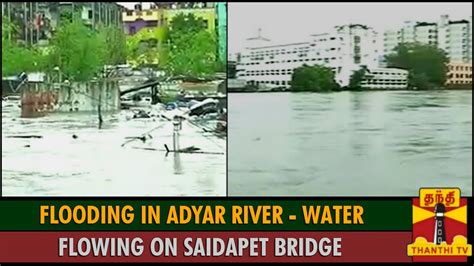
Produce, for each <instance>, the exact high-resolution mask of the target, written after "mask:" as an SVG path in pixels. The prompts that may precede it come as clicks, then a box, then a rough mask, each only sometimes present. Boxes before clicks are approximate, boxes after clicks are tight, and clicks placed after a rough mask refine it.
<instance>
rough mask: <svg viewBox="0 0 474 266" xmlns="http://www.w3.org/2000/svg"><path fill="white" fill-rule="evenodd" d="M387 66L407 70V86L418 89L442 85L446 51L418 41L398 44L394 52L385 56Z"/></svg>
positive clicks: (446, 60)
mask: <svg viewBox="0 0 474 266" xmlns="http://www.w3.org/2000/svg"><path fill="white" fill-rule="evenodd" d="M386 60H387V64H388V67H396V68H402V69H406V70H408V71H409V76H408V78H409V86H410V87H412V88H414V87H416V88H418V89H432V88H438V87H443V86H444V84H445V83H446V79H447V77H446V73H447V71H448V68H447V63H448V62H449V59H448V57H447V55H446V53H445V52H444V51H443V50H441V49H439V48H437V47H436V46H434V45H426V44H419V43H408V44H400V45H399V46H398V47H397V48H396V49H395V51H394V53H392V54H390V55H388V56H386Z"/></svg>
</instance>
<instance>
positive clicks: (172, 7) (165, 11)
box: [122, 2, 217, 35]
mask: <svg viewBox="0 0 474 266" xmlns="http://www.w3.org/2000/svg"><path fill="white" fill-rule="evenodd" d="M180 13H183V14H189V13H192V14H194V15H195V16H196V17H198V18H202V19H203V20H204V25H203V27H204V28H206V29H208V30H209V31H216V19H217V15H216V6H215V3H214V2H196V3H192V2H183V3H177V2H176V3H175V2H155V3H154V4H152V5H151V6H150V9H146V10H143V9H142V6H141V5H140V4H137V5H135V9H134V10H127V11H124V12H123V13H122V20H123V22H124V24H123V27H124V31H125V33H127V34H129V35H133V34H135V33H137V32H138V31H140V30H141V29H143V28H156V27H162V26H165V25H168V24H169V23H170V22H171V21H172V20H173V18H174V17H175V16H176V15H178V14H180Z"/></svg>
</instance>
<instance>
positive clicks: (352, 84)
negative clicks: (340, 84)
mask: <svg viewBox="0 0 474 266" xmlns="http://www.w3.org/2000/svg"><path fill="white" fill-rule="evenodd" d="M366 73H367V68H366V67H362V68H361V69H359V70H356V71H354V72H353V73H352V75H351V77H350V78H349V89H351V90H361V89H362V86H361V82H362V81H363V80H364V78H365V77H366Z"/></svg>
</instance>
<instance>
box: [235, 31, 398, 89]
mask: <svg viewBox="0 0 474 266" xmlns="http://www.w3.org/2000/svg"><path fill="white" fill-rule="evenodd" d="M376 40H377V33H376V32H375V31H374V30H373V29H372V28H369V27H367V26H364V25H358V24H355V25H354V24H351V25H343V26H338V27H335V28H334V30H333V31H331V32H329V33H323V34H314V35H311V36H309V37H308V38H307V39H306V40H303V41H301V42H295V43H286V44H279V45H276V44H273V43H272V42H271V40H269V39H267V38H264V37H262V36H261V33H260V32H259V35H258V36H257V37H254V38H249V39H247V41H248V43H247V46H246V47H247V48H246V49H245V51H243V52H242V53H241V55H240V58H239V59H238V60H237V77H238V78H241V79H245V80H247V83H248V84H249V85H263V84H265V85H274V86H278V87H283V88H289V87H290V81H291V76H292V74H293V70H294V69H295V68H297V67H300V66H302V65H303V64H306V65H323V66H326V67H330V68H331V69H332V71H333V72H334V75H335V77H336V81H337V82H338V83H339V85H341V86H347V85H348V84H349V79H350V76H351V75H352V74H353V73H354V71H356V70H359V69H361V68H362V67H364V68H366V69H368V70H369V71H371V70H372V69H377V71H376V73H379V72H380V73H382V72H384V71H385V70H386V71H387V73H385V74H381V75H382V76H381V77H383V79H385V76H390V75H391V73H394V72H396V73H405V72H404V71H402V70H392V69H384V68H380V67H379V51H378V49H377V42H376ZM378 77H379V76H378V75H376V76H374V78H375V79H378ZM398 77H405V75H404V74H403V75H400V76H398ZM387 80H389V79H387ZM401 83H403V82H401ZM405 83H406V80H405ZM390 84H393V85H396V86H395V87H397V88H398V85H399V84H398V83H397V84H395V83H392V82H391V81H387V82H386V83H384V86H385V87H388V85H390Z"/></svg>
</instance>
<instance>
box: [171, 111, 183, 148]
mask: <svg viewBox="0 0 474 266" xmlns="http://www.w3.org/2000/svg"><path fill="white" fill-rule="evenodd" d="M180 130H181V118H180V117H179V116H175V117H174V118H173V150H174V151H178V150H179V131H180Z"/></svg>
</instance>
